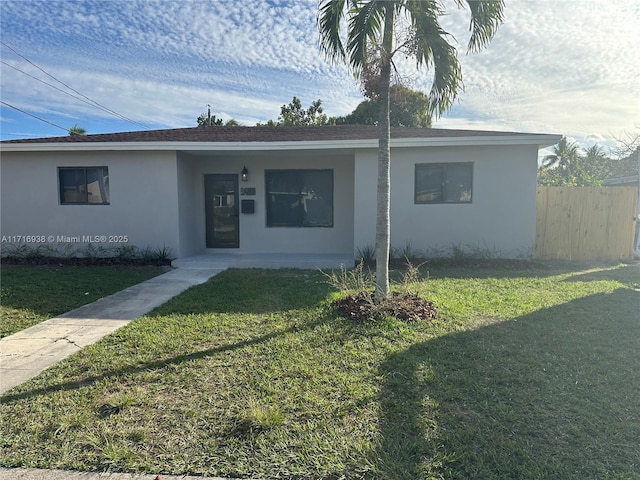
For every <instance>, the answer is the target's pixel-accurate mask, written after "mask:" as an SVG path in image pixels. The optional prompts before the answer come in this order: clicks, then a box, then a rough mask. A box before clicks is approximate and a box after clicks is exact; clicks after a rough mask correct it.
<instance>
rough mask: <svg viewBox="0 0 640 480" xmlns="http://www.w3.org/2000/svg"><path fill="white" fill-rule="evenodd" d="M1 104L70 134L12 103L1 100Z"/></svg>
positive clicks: (66, 130)
mask: <svg viewBox="0 0 640 480" xmlns="http://www.w3.org/2000/svg"><path fill="white" fill-rule="evenodd" d="M0 103H2V105H6V106H7V107H9V108H13V109H14V110H17V111H18V112H21V113H24V114H25V115H29V116H30V117H33V118H35V119H38V120H40V121H41V122H44V123H48V124H49V125H53V126H54V127H57V128H59V129H61V130H64V131H65V132H67V133H68V132H69V129H68V128H64V127H61V126H60V125H56V124H55V123H53V122H50V121H49V120H45V119H44V118H41V117H38V116H37V115H34V114H33V113H29V112H25V111H24V110H22V109H20V108H18V107H15V106H13V105H11V104H10V103H7V102H5V101H3V100H0Z"/></svg>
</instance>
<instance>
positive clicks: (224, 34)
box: [0, 0, 640, 140]
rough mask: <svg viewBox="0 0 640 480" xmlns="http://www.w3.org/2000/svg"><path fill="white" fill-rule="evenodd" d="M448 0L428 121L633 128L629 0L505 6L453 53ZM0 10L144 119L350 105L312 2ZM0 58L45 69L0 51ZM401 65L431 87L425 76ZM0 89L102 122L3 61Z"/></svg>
mask: <svg viewBox="0 0 640 480" xmlns="http://www.w3.org/2000/svg"><path fill="white" fill-rule="evenodd" d="M445 5H446V6H447V8H449V9H450V10H449V11H450V14H449V15H448V16H447V17H446V18H445V19H444V25H445V28H447V29H448V30H449V31H450V32H451V33H452V34H453V35H454V36H455V37H456V39H458V41H459V50H460V53H461V57H460V59H461V63H462V68H463V75H464V82H465V90H464V92H462V93H461V95H460V98H459V102H458V103H457V104H456V105H455V106H454V108H453V109H452V110H451V112H449V113H448V114H447V115H446V116H445V117H444V118H442V119H440V120H439V121H438V122H437V126H441V127H446V126H455V127H460V128H465V127H467V128H484V129H488V128H495V129H500V130H525V131H542V132H555V133H566V134H570V135H573V136H575V137H578V138H585V139H596V138H598V139H603V140H608V139H610V138H611V136H612V135H613V134H617V133H618V132H621V131H623V130H625V129H626V130H631V129H634V128H636V126H637V125H638V124H639V123H640V104H639V102H640V100H639V99H640V65H639V62H638V61H637V45H638V44H640V37H639V33H638V31H640V28H638V26H639V25H640V7H639V6H638V4H637V2H635V1H634V0H611V1H610V2H607V5H606V8H605V7H604V6H603V4H602V2H598V1H595V0H584V1H578V0H567V1H562V2H558V1H546V0H532V1H524V0H514V1H512V2H507V5H506V10H505V15H506V19H505V23H504V25H502V26H501V27H500V29H499V31H498V33H497V35H496V36H495V38H494V40H493V41H492V43H491V44H490V45H489V46H488V48H487V49H486V50H485V51H483V52H481V53H479V54H473V55H465V54H464V52H465V49H466V41H467V38H468V16H467V13H466V12H465V11H464V10H460V9H457V8H456V7H455V3H454V2H453V1H451V0H447V1H446V2H445ZM0 8H1V9H2V12H1V13H2V17H1V20H0V21H1V22H2V23H1V25H0V26H1V27H2V40H3V41H4V42H6V43H8V44H10V45H12V46H13V47H15V48H16V49H18V50H19V51H20V52H22V53H23V54H24V55H25V56H27V57H28V58H30V59H31V60H33V61H34V62H36V63H37V64H38V65H40V66H42V67H43V68H45V69H46V70H47V71H49V72H51V73H52V74H54V75H55V76H57V77H58V78H60V79H62V80H63V81H65V83H68V84H69V85H72V86H73V87H74V88H75V89H77V90H79V91H81V92H83V93H84V94H86V95H87V96H89V97H91V98H93V99H95V100H96V101H98V102H100V103H101V104H104V105H107V106H108V107H109V108H111V109H113V110H115V111H118V112H120V113H122V114H123V115H126V116H127V117H130V118H133V119H135V120H136V121H139V122H141V123H145V124H148V123H151V124H152V125H154V126H158V125H164V126H169V127H175V126H191V125H194V123H195V118H196V117H197V116H198V115H199V114H200V113H201V112H202V111H204V109H205V108H206V104H211V105H212V108H213V111H214V113H215V114H216V115H218V116H222V117H224V118H230V117H233V118H236V119H238V120H240V121H242V122H244V123H246V124H253V123H255V122H257V121H264V120H267V119H269V118H276V117H277V115H278V113H279V109H280V105H282V104H284V103H288V102H289V101H290V100H291V97H292V96H294V95H296V96H298V97H301V98H302V100H303V102H304V103H310V102H311V101H312V100H315V99H317V98H321V99H322V100H323V104H324V106H325V110H326V112H327V113H329V114H332V115H341V114H346V113H348V112H349V111H351V110H353V108H354V107H355V106H356V105H357V103H358V102H359V101H360V100H361V97H360V96H359V91H358V88H357V84H356V82H355V81H354V80H353V78H352V77H351V76H350V75H349V73H348V71H347V69H346V68H345V67H344V66H336V65H331V64H329V63H328V62H327V61H326V59H325V58H324V56H323V54H322V53H321V52H320V51H319V48H318V35H317V27H316V24H315V16H316V8H317V2H316V0H299V1H256V2H246V1H242V2H241V1H239V0H216V1H180V2H165V1H152V0H148V1H128V2H114V1H108V0H107V1H100V0H95V1H90V2H89V1H85V2H82V1H77V2H76V1H74V2H68V1H55V0H54V1H47V2H42V1H36V0H26V1H19V2H11V1H2V2H0ZM34 32H38V34H37V35H34ZM2 57H3V60H5V61H7V62H10V63H12V64H14V65H16V66H18V67H19V68H21V69H23V70H25V71H27V72H29V73H32V74H34V75H37V76H40V77H43V76H42V74H41V72H37V71H36V70H35V69H33V67H31V66H30V65H28V64H27V63H26V62H25V61H24V60H23V59H21V58H19V57H16V56H15V55H14V54H13V53H12V52H11V51H9V50H8V49H6V48H4V47H3V48H2ZM399 63H400V64H401V65H402V66H403V68H404V69H405V70H406V73H407V74H411V75H412V76H414V77H415V78H416V79H417V80H416V82H415V84H414V85H415V86H416V87H418V88H423V89H425V90H428V88H429V82H428V78H429V76H428V75H429V74H428V73H424V72H423V73H421V74H419V75H416V74H415V73H414V68H413V64H412V63H410V62H403V61H399ZM405 63H406V65H405ZM43 78H44V77H43ZM45 79H46V78H45ZM2 96H3V99H6V101H9V100H11V101H12V102H14V104H16V105H18V106H21V108H25V109H27V107H28V108H29V109H32V110H30V111H34V112H41V113H55V112H57V113H63V114H64V115H67V116H68V117H69V118H72V119H73V120H74V121H77V122H78V123H82V121H83V119H91V118H99V119H102V120H104V121H106V119H107V118H108V115H106V114H105V113H104V112H100V111H97V110H96V109H95V108H92V107H90V106H89V105H86V104H82V103H80V102H78V101H77V100H73V99H71V98H69V97H67V96H64V95H62V94H61V93H60V92H57V91H55V90H53V89H51V88H50V87H47V86H45V85H43V84H41V83H38V82H36V81H34V80H32V79H29V78H28V77H25V76H24V74H21V73H19V72H16V71H15V70H11V69H9V68H7V67H4V66H3V68H2ZM3 115H4V116H6V115H5V113H4V110H3Z"/></svg>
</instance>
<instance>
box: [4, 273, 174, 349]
mask: <svg viewBox="0 0 640 480" xmlns="http://www.w3.org/2000/svg"><path fill="white" fill-rule="evenodd" d="M164 271H165V269H164V268H163V267H124V266H108V267H107V266H82V267H72V266H52V265H41V266H26V265H2V268H1V269H0V275H1V278H0V280H1V281H0V338H2V337H6V336H7V335H11V334H12V333H16V332H18V331H20V330H22V329H24V328H27V327H30V326H31V325H35V324H36V323H39V322H41V321H43V320H46V319H48V318H52V317H55V316H56V315H60V314H61V313H64V312H67V311H69V310H73V309H74V308H77V307H80V306H82V305H86V304H87V303H91V302H94V301H96V300H98V299H99V298H102V297H105V296H107V295H111V294H112V293H115V292H117V291H119V290H122V289H124V288H127V287H130V286H131V285H135V284H136V283H140V282H142V281H144V280H148V279H149V278H151V277H155V276H156V275H159V274H160V273H163V272H164Z"/></svg>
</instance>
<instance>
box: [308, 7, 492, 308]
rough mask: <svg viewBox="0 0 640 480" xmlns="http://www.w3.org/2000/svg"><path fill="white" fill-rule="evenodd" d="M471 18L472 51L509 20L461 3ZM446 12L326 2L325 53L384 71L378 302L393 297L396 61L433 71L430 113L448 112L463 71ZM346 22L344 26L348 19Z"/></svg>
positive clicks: (322, 15) (322, 17)
mask: <svg viewBox="0 0 640 480" xmlns="http://www.w3.org/2000/svg"><path fill="white" fill-rule="evenodd" d="M455 1H456V4H457V5H458V7H463V6H464V5H467V6H468V7H469V11H470V13H471V21H470V31H471V37H470V40H469V43H468V51H479V50H481V49H482V48H483V47H485V46H486V45H487V44H488V43H489V42H490V40H491V39H492V37H493V35H494V34H495V32H496V31H497V29H498V27H499V25H500V24H501V23H502V21H503V14H502V12H503V7H504V3H503V1H502V0H486V1H476V0H455ZM445 14H446V11H445V9H444V7H443V6H442V4H441V3H440V2H436V1H433V0H320V3H319V13H318V27H319V33H320V45H321V48H322V49H323V50H324V51H325V52H326V53H327V55H328V57H329V58H330V59H331V60H333V61H336V62H345V63H347V64H348V65H349V67H350V68H351V70H352V72H353V73H354V74H355V75H356V76H359V75H360V74H361V73H362V72H363V70H364V69H365V68H366V67H367V65H370V64H371V62H370V58H371V57H372V56H373V57H374V58H376V59H377V61H378V62H379V64H378V66H376V70H378V71H379V73H380V86H379V88H380V90H379V112H378V129H379V142H378V187H377V213H376V216H377V220H376V264H377V267H376V293H375V294H376V297H378V298H386V297H388V296H389V264H388V259H389V246H390V245H389V243H390V219H389V207H390V178H389V172H390V160H391V154H390V137H391V131H390V114H389V108H390V107H389V97H390V88H391V68H392V65H393V57H394V55H395V54H397V53H401V54H403V55H405V56H406V57H411V58H414V59H415V60H416V65H417V67H422V66H425V67H427V68H432V70H433V82H432V85H431V91H430V94H429V113H430V114H435V115H436V116H438V115H441V114H443V113H444V112H446V111H447V110H448V109H449V108H450V107H451V105H452V103H453V101H454V100H455V98H456V97H457V94H458V90H459V88H460V87H461V84H462V72H461V68H460V63H459V61H458V58H457V51H456V48H455V47H454V46H453V45H452V44H451V43H450V40H451V38H452V37H451V36H450V35H449V34H448V33H447V32H446V31H445V30H444V29H443V28H442V26H441V25H440V18H441V17H442V16H444V15H445ZM345 19H346V27H345V26H344V21H345Z"/></svg>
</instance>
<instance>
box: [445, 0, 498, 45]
mask: <svg viewBox="0 0 640 480" xmlns="http://www.w3.org/2000/svg"><path fill="white" fill-rule="evenodd" d="M456 3H457V4H458V5H459V6H463V3H466V4H467V5H468V6H469V10H470V12H471V22H470V24H469V31H470V32H471V37H470V38H469V43H468V45H467V50H468V51H469V52H478V51H480V50H482V49H483V48H484V47H485V46H486V45H487V44H488V43H489V42H490V41H491V39H492V38H493V36H494V35H495V33H496V31H497V30H498V27H499V26H500V25H501V24H502V22H503V21H504V14H503V11H504V1H503V0H464V1H463V0H456Z"/></svg>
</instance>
